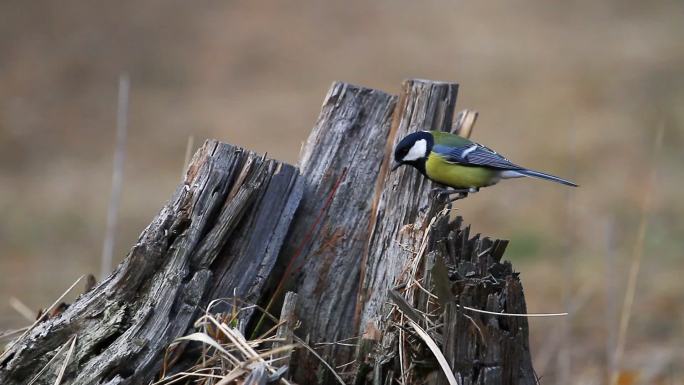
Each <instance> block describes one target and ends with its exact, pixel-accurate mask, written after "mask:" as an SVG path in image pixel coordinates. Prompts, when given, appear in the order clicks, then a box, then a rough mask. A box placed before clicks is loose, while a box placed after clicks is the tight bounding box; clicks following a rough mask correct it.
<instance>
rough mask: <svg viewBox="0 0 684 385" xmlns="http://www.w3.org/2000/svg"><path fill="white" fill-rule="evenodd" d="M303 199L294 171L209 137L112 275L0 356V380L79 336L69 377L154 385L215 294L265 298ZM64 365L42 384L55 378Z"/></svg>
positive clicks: (32, 369)
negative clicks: (167, 353) (171, 350)
mask: <svg viewBox="0 0 684 385" xmlns="http://www.w3.org/2000/svg"><path fill="white" fill-rule="evenodd" d="M300 197H301V184H300V183H299V178H298V174H297V170H296V169H295V168H294V167H292V166H288V165H285V164H282V163H279V162H276V161H273V160H268V159H264V158H263V157H260V156H258V155H256V154H254V153H252V152H249V151H245V150H241V149H239V148H236V147H233V146H230V145H227V144H222V143H218V142H216V141H208V142H206V143H205V144H204V146H202V148H201V149H200V150H199V151H198V152H197V154H195V157H194V159H193V161H192V164H191V165H190V167H189V169H188V171H187V174H186V177H185V181H184V182H183V183H182V184H181V185H180V186H179V188H178V189H177V190H176V193H175V194H174V196H173V197H172V198H171V200H170V201H169V203H168V204H167V205H166V206H165V207H164V208H163V209H162V210H161V212H160V213H159V214H158V215H157V217H156V218H155V219H154V220H153V221H152V223H151V224H150V225H149V226H148V227H147V229H145V231H144V232H143V233H142V235H141V236H140V239H139V240H138V242H137V243H136V245H135V246H133V249H132V250H131V252H130V254H129V255H128V257H127V258H126V259H125V260H124V262H123V263H122V264H121V265H119V267H118V268H117V269H116V270H115V271H114V273H112V275H111V276H110V277H109V278H107V279H106V280H105V281H103V282H101V283H100V284H99V285H97V286H96V287H95V288H93V289H92V290H90V291H89V292H87V293H85V294H83V295H81V296H80V297H79V298H78V300H77V301H76V302H75V303H74V304H72V305H71V306H69V307H68V308H67V309H66V310H65V311H64V312H63V313H62V314H61V315H59V316H57V317H55V318H52V319H49V320H47V321H44V322H42V323H40V324H38V325H37V326H36V327H34V328H33V329H32V330H31V331H30V332H29V333H28V334H26V335H25V336H24V337H23V338H21V339H19V340H18V341H16V343H15V344H14V345H13V346H12V347H11V348H10V349H9V350H8V351H7V352H5V353H4V354H3V356H2V359H1V360H0V383H2V384H3V385H10V384H26V383H27V382H29V381H31V380H32V379H34V378H35V377H36V375H37V374H38V373H39V371H40V370H41V369H42V368H43V367H45V366H46V364H47V363H48V361H50V359H51V358H52V357H53V356H54V355H55V353H56V351H57V349H59V347H61V346H62V345H64V344H65V343H67V342H68V341H69V340H70V338H71V337H72V336H77V343H76V349H75V354H74V357H73V358H72V364H71V365H68V366H67V372H66V376H65V378H64V381H63V383H69V384H143V383H147V382H149V381H150V380H151V379H153V378H154V377H155V376H156V375H157V373H158V372H159V368H160V365H161V360H162V357H163V354H164V350H165V348H166V347H167V345H168V344H169V343H171V342H172V341H173V340H174V339H176V338H177V337H180V336H182V335H184V334H185V333H186V332H187V331H188V329H190V328H191V326H192V324H193V322H194V321H195V319H196V318H197V316H198V312H199V311H200V310H201V307H202V306H206V304H207V302H208V301H209V300H210V299H212V298H214V297H229V296H232V295H233V293H235V294H236V295H239V296H243V297H244V298H248V299H249V298H251V299H252V300H256V299H257V298H258V295H260V293H261V290H262V287H263V285H264V280H265V278H266V277H268V276H269V273H270V270H271V269H272V267H273V265H274V264H275V260H276V257H277V253H278V251H279V249H280V246H281V244H282V241H283V238H284V235H285V233H286V232H287V229H288V227H289V224H290V220H291V219H292V217H293V215H294V212H295V210H296V208H297V205H298V203H299V199H300ZM60 363H61V362H59V361H57V362H55V363H53V364H52V366H51V367H48V369H47V370H46V371H45V374H44V375H42V376H39V377H38V378H37V380H36V382H35V383H36V384H53V383H54V381H55V373H56V372H57V368H58V367H59V364H60Z"/></svg>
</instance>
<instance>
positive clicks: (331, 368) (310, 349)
mask: <svg viewBox="0 0 684 385" xmlns="http://www.w3.org/2000/svg"><path fill="white" fill-rule="evenodd" d="M294 339H295V340H297V342H299V343H300V344H301V346H302V347H304V349H306V350H308V351H309V352H310V353H311V354H313V355H314V357H316V358H318V360H319V361H321V363H323V365H324V366H325V367H326V368H328V370H330V372H331V373H332V374H333V376H334V377H335V379H336V380H337V382H339V383H340V384H342V385H346V384H345V383H344V381H343V380H342V378H340V376H339V375H338V374H337V372H336V371H335V369H333V367H332V366H330V364H329V363H327V362H326V361H325V360H324V359H323V357H321V356H320V355H319V354H318V353H317V352H316V351H315V350H314V349H313V348H312V347H311V346H309V345H308V344H307V343H306V342H304V340H302V339H301V338H299V337H297V336H294Z"/></svg>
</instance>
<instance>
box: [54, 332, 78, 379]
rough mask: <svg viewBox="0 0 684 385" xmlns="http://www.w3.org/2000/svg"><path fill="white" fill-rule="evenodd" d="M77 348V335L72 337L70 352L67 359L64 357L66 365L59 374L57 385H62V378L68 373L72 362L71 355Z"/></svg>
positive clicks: (64, 364)
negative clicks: (68, 367)
mask: <svg viewBox="0 0 684 385" xmlns="http://www.w3.org/2000/svg"><path fill="white" fill-rule="evenodd" d="M75 347H76V335H74V336H73V337H71V346H70V347H69V351H68V352H67V355H66V357H64V363H63V364H62V367H61V368H60V369H59V373H58V374H57V379H55V385H59V384H61V383H62V378H63V377H64V373H65V372H66V368H67V366H68V365H69V362H71V355H72V354H74V348H75Z"/></svg>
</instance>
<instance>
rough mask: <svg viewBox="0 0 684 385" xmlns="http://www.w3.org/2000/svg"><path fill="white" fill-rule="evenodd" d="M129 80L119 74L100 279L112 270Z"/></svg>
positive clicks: (121, 176) (126, 125)
mask: <svg viewBox="0 0 684 385" xmlns="http://www.w3.org/2000/svg"><path fill="white" fill-rule="evenodd" d="M129 89H130V81H129V79H128V74H126V73H123V74H121V75H120V76H119V100H118V108H117V113H116V144H115V147H114V167H113V171H112V192H111V196H110V198H109V208H108V209H107V230H106V233H105V240H104V243H103V245H102V260H101V266H100V277H101V279H105V278H107V276H108V275H109V273H111V271H112V260H113V255H114V240H115V237H116V225H117V222H118V213H119V206H120V204H121V186H122V184H123V171H124V170H123V169H124V161H125V160H126V134H127V131H128V94H129Z"/></svg>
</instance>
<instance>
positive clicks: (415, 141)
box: [392, 131, 435, 174]
mask: <svg viewBox="0 0 684 385" xmlns="http://www.w3.org/2000/svg"><path fill="white" fill-rule="evenodd" d="M434 142H435V140H434V138H433V137H432V134H431V133H430V132H428V131H418V132H413V133H411V134H408V135H406V136H405V137H404V138H403V139H401V141H399V144H397V147H395V148H394V166H393V167H392V170H396V169H397V168H398V167H399V166H401V165H402V164H408V165H411V166H413V167H415V168H417V169H418V170H419V171H420V172H422V173H423V174H425V161H426V160H427V157H428V155H430V151H432V146H433V144H434Z"/></svg>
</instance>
